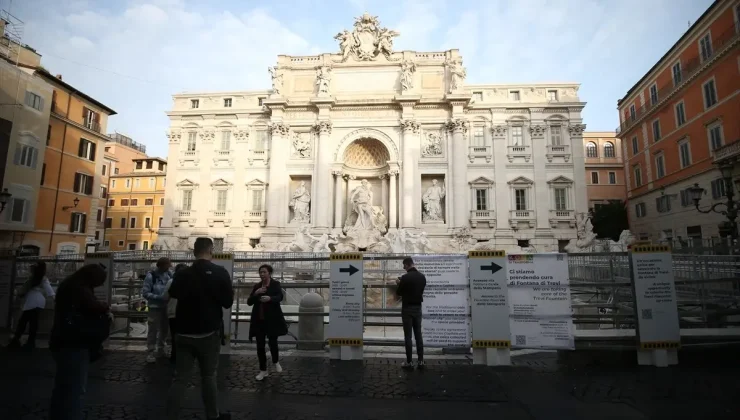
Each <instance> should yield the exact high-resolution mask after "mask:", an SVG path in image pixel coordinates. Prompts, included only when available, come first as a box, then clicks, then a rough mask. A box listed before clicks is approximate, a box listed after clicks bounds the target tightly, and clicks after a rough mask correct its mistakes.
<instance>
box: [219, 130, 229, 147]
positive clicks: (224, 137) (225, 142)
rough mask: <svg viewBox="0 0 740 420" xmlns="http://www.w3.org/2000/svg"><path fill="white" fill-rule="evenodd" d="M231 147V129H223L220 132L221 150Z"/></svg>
mask: <svg viewBox="0 0 740 420" xmlns="http://www.w3.org/2000/svg"><path fill="white" fill-rule="evenodd" d="M230 149H231V131H228V130H224V131H222V132H221V150H230Z"/></svg>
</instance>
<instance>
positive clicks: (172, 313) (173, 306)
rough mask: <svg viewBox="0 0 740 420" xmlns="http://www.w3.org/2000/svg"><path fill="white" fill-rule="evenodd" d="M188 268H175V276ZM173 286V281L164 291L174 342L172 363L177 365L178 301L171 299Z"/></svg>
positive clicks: (182, 265)
mask: <svg viewBox="0 0 740 420" xmlns="http://www.w3.org/2000/svg"><path fill="white" fill-rule="evenodd" d="M185 267H187V264H177V265H176V266H175V274H177V272H178V271H180V270H182V269H183V268H185ZM171 286H172V279H170V281H168V282H167V287H166V288H165V290H164V298H165V300H167V318H169V321H170V322H169V325H170V341H171V342H172V351H170V362H172V363H175V360H177V341H176V340H175V336H176V335H177V318H176V315H177V312H176V311H177V299H175V298H173V297H170V287H171Z"/></svg>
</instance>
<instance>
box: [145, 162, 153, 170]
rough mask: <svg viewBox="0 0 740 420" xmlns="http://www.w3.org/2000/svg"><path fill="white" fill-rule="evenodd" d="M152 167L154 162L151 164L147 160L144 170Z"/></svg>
mask: <svg viewBox="0 0 740 420" xmlns="http://www.w3.org/2000/svg"><path fill="white" fill-rule="evenodd" d="M153 167H154V162H152V161H151V160H147V161H146V168H147V169H152V168H153Z"/></svg>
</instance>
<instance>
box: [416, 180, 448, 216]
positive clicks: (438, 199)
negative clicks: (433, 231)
mask: <svg viewBox="0 0 740 420" xmlns="http://www.w3.org/2000/svg"><path fill="white" fill-rule="evenodd" d="M438 183H439V181H437V180H436V179H434V180H432V186H431V187H429V188H427V191H426V192H425V193H424V195H423V196H422V197H421V200H422V202H423V203H424V213H423V214H422V216H423V217H422V219H423V221H424V222H425V223H428V222H444V215H443V214H442V199H444V198H445V187H444V186H440V185H438Z"/></svg>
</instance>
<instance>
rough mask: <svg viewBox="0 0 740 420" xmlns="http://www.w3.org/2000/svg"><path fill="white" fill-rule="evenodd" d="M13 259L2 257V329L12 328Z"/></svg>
mask: <svg viewBox="0 0 740 420" xmlns="http://www.w3.org/2000/svg"><path fill="white" fill-rule="evenodd" d="M12 288H13V259H12V258H11V257H2V256H0V328H10V318H9V316H10V308H11V304H12V301H11V299H12V297H13V291H12Z"/></svg>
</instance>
